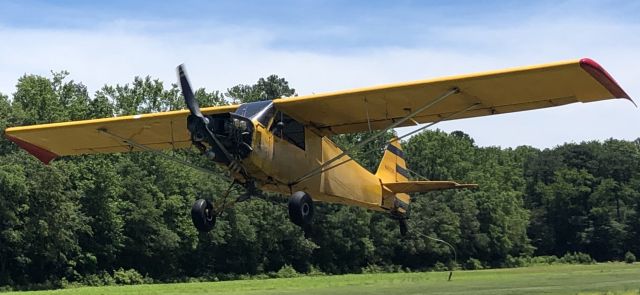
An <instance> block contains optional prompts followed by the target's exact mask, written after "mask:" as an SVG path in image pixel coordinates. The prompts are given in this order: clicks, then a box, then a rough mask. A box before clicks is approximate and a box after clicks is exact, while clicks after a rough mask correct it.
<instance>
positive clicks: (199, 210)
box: [191, 199, 216, 233]
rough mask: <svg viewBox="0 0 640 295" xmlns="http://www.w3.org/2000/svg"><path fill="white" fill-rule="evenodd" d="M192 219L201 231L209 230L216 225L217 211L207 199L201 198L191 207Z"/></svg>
mask: <svg viewBox="0 0 640 295" xmlns="http://www.w3.org/2000/svg"><path fill="white" fill-rule="evenodd" d="M191 221H193V226H195V227H196V229H197V230H198V231H199V232H203V233H206V232H209V231H211V230H212V229H213V227H214V226H215V225H216V213H215V212H214V210H213V204H212V203H211V202H209V201H207V200H204V199H199V200H197V201H196V202H195V203H193V206H192V207H191Z"/></svg>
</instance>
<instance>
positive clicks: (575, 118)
mask: <svg viewBox="0 0 640 295" xmlns="http://www.w3.org/2000/svg"><path fill="white" fill-rule="evenodd" d="M0 7H2V9H0V92H2V93H6V94H10V93H13V91H15V88H14V85H15V83H16V81H17V78H18V77H20V76H21V75H23V74H25V73H33V74H41V75H48V74H49V71H50V70H62V69H66V70H69V71H70V72H71V78H73V79H75V80H77V81H82V82H83V83H85V84H86V85H87V86H88V87H89V89H90V91H95V90H97V89H99V88H100V87H101V86H102V85H104V84H105V83H106V84H114V83H126V82H129V81H131V80H132V79H133V77H134V76H136V75H151V76H153V77H158V78H160V79H161V80H163V81H166V82H167V83H170V82H173V80H175V73H174V69H175V66H176V65H177V64H179V63H183V62H185V63H186V64H187V67H188V68H189V72H190V74H191V76H192V81H193V83H194V84H196V85H197V86H204V87H207V88H209V89H219V90H224V89H226V88H228V87H231V86H233V85H235V84H238V83H253V82H255V81H256V80H257V79H258V78H259V77H262V76H265V75H268V74H271V73H276V74H279V75H281V76H284V77H285V78H287V79H288V80H289V81H290V82H291V84H292V85H293V86H294V87H296V89H297V90H298V92H299V93H300V94H309V93H318V92H323V91H331V90H340V89H345V88H352V87H361V86H369V85H375V84H381V83H391V82H399V81H405V80H416V79H422V78H428V77H436V76H441V75H452V74H462V73H468V72H473V71H483V70H491V69H499V68H504V67H512V66H519V65H528V64H536V63H544V62H550V61H557V60H564V59H573V58H580V57H591V58H594V59H595V60H597V61H598V62H600V63H601V64H602V65H603V66H604V67H605V68H606V69H607V70H608V71H609V72H610V73H611V74H612V75H613V76H614V77H615V78H616V79H617V80H618V82H620V84H621V85H622V86H623V87H624V88H625V90H627V92H628V93H629V94H630V95H631V96H632V97H634V98H637V97H638V96H640V86H639V82H638V81H640V70H638V69H640V59H638V57H637V55H638V52H640V17H639V16H640V1H499V2H498V1H496V2H492V1H447V2H445V1H242V2H241V1H51V2H44V1H3V0H0ZM639 115H640V113H639V111H638V109H635V108H633V106H632V105H631V104H625V103H624V102H622V101H609V102H601V103H595V104H578V105H572V106H568V107H561V108H557V109H551V110H541V111H535V112H526V113H518V114H510V115H501V116H495V117H491V118H479V119H468V120H460V121H455V122H448V123H443V124H441V125H438V127H439V128H442V129H444V130H447V131H452V130H462V131H465V132H467V133H469V134H470V135H471V136H473V137H474V138H476V140H477V142H478V143H479V144H480V145H484V146H487V145H500V146H517V145H523V144H527V145H533V146H537V147H551V146H554V145H557V144H561V143H563V142H566V141H575V142H579V141H582V140H593V139H600V140H602V139H606V138H609V137H614V138H624V139H635V138H637V137H640V131H638V130H640V129H639V128H629V127H625V128H622V126H640V119H639ZM636 129H638V130H636ZM400 132H401V133H402V132H403V131H402V130H400ZM540 134H544V136H540Z"/></svg>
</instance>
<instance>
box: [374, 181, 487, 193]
mask: <svg viewBox="0 0 640 295" xmlns="http://www.w3.org/2000/svg"><path fill="white" fill-rule="evenodd" d="M382 185H384V186H385V187H386V188H387V189H389V190H390V191H392V192H394V193H420V192H430V191H439V190H446V189H462V188H477V187H478V185H477V184H459V183H457V182H455V181H402V182H390V183H383V184H382Z"/></svg>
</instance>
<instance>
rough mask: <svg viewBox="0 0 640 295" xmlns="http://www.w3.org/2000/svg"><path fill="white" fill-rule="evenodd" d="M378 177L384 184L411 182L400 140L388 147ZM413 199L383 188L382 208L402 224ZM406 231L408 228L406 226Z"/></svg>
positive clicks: (394, 141) (379, 167)
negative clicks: (387, 210) (388, 210)
mask: <svg viewBox="0 0 640 295" xmlns="http://www.w3.org/2000/svg"><path fill="white" fill-rule="evenodd" d="M376 177H378V178H379V179H380V182H381V185H382V183H395V182H406V181H409V172H408V171H407V163H406V162H405V161H404V153H403V152H402V146H401V145H400V140H398V138H395V139H393V140H392V141H391V143H389V144H388V145H387V148H386V150H385V151H384V155H382V160H381V161H380V165H379V166H378V171H376ZM410 202H411V198H410V197H409V195H408V194H405V193H394V192H392V191H391V190H389V189H388V188H386V187H384V188H383V195H382V207H383V208H387V209H390V210H391V212H390V213H391V215H392V216H393V217H395V218H398V219H399V220H400V222H401V224H402V222H403V221H404V220H403V219H404V218H406V217H407V215H408V213H409V203H410ZM405 231H406V226H405Z"/></svg>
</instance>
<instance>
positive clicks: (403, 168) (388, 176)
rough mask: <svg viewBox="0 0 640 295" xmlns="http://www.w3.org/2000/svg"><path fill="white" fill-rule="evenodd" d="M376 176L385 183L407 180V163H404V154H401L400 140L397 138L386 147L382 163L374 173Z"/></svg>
mask: <svg viewBox="0 0 640 295" xmlns="http://www.w3.org/2000/svg"><path fill="white" fill-rule="evenodd" d="M376 176H377V177H378V178H380V179H381V180H382V182H385V183H388V182H401V181H408V180H409V172H408V171H407V163H406V162H405V161H404V152H402V146H400V140H398V139H397V138H395V139H394V140H393V141H392V142H391V143H390V144H388V145H387V148H386V150H385V151H384V155H383V156H382V161H380V165H379V166H378V171H376Z"/></svg>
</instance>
